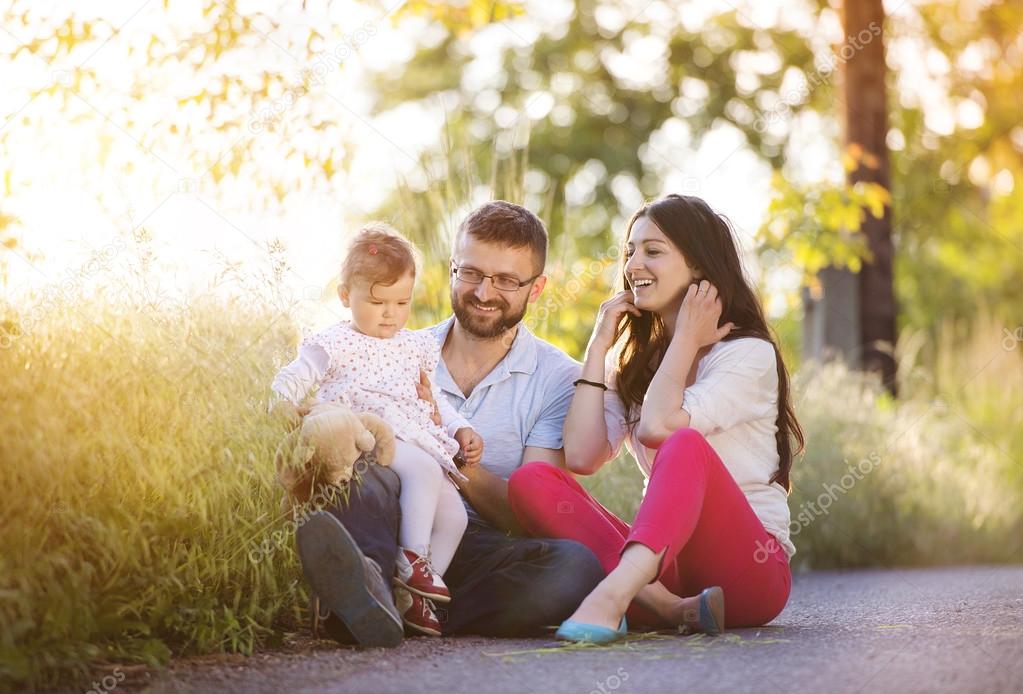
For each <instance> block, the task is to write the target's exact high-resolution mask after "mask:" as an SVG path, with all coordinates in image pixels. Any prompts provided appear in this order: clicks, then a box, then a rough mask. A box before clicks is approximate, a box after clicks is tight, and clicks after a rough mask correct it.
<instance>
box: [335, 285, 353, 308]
mask: <svg viewBox="0 0 1023 694" xmlns="http://www.w3.org/2000/svg"><path fill="white" fill-rule="evenodd" d="M337 296H338V298H339V299H341V304H342V305H343V306H344V307H345V308H351V305H350V297H349V295H348V287H346V286H345V285H343V284H339V285H337Z"/></svg>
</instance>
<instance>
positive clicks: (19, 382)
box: [0, 297, 1023, 685]
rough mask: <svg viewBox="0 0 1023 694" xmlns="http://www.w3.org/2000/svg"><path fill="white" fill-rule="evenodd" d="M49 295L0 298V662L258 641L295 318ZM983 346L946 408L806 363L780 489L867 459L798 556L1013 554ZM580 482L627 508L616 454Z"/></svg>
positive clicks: (286, 608) (215, 648) (2, 673)
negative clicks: (798, 448) (790, 479)
mask: <svg viewBox="0 0 1023 694" xmlns="http://www.w3.org/2000/svg"><path fill="white" fill-rule="evenodd" d="M44 309H45V310H41V311H36V312H34V313H33V314H32V315H30V316H24V315H23V316H20V317H19V316H15V315H9V316H7V318H6V319H4V318H3V317H0V321H3V320H5V321H6V322H3V323H2V326H3V327H4V334H5V335H6V336H7V338H8V340H7V341H6V342H5V348H4V349H0V378H2V383H3V393H4V416H3V418H2V420H0V463H2V464H0V484H2V485H3V489H4V490H5V499H4V503H3V505H2V507H0V682H6V683H19V684H21V685H24V684H34V685H47V684H53V683H55V682H58V681H61V682H64V683H70V684H81V683H84V682H87V677H86V676H87V674H88V673H87V670H88V668H89V667H90V665H95V664H97V663H103V662H107V663H114V662H116V663H128V662H144V663H162V662H166V661H167V659H168V658H169V657H170V656H171V655H179V654H186V653H207V652H220V651H228V652H243V653H247V652H251V651H252V650H253V649H254V648H257V647H260V646H266V645H272V644H273V643H274V642H275V639H277V638H279V634H280V633H281V624H282V622H291V623H293V622H294V620H295V619H297V618H299V617H300V616H301V613H302V611H303V609H304V600H305V597H304V592H303V587H302V584H301V581H300V578H299V571H298V566H297V562H296V558H295V556H294V552H293V549H292V542H291V538H290V535H289V532H288V530H289V526H288V523H287V522H286V519H285V518H283V517H281V515H280V514H279V512H278V501H279V496H278V490H277V488H276V485H275V481H274V474H273V453H274V450H275V447H276V445H277V443H278V440H279V436H280V434H279V432H278V430H277V429H275V428H274V426H273V425H271V424H270V423H269V422H268V421H267V418H266V417H265V415H264V412H265V407H266V395H267V392H268V384H269V382H270V379H271V378H272V375H273V373H274V372H275V369H276V368H277V367H278V366H279V365H280V364H281V363H282V362H284V361H285V360H287V359H289V358H290V357H291V354H292V351H293V349H294V344H295V337H296V331H295V329H294V326H293V324H292V322H291V320H290V318H288V317H287V314H286V313H285V314H282V313H280V312H278V311H276V310H275V309H274V308H273V307H272V303H271V302H270V301H269V300H263V299H259V298H254V297H252V298H248V299H247V300H246V301H230V300H227V299H219V300H218V299H211V298H207V299H196V300H194V301H193V302H191V303H190V304H189V305H187V306H175V305H169V304H161V305H158V306H155V307H154V306H146V305H143V304H142V303H141V302H140V303H139V304H138V305H136V304H133V303H132V302H131V301H130V300H127V301H126V300H125V299H124V298H123V297H122V298H121V299H120V300H118V301H113V302H111V301H104V300H103V299H102V297H98V298H96V299H93V300H84V299H74V300H70V301H63V300H57V301H51V302H47V303H46V305H45V307H44ZM583 322H585V321H583ZM1021 349H1023V348H1021ZM975 351H977V355H976V357H977V359H979V360H981V361H982V360H983V355H981V350H980V348H976V349H975ZM989 351H991V350H989ZM971 354H972V352H971ZM996 356H998V358H1000V359H1005V360H1007V361H1006V362H1005V363H1006V364H1015V365H1016V367H1017V368H1016V370H1015V371H1009V370H1007V368H1004V367H1003V366H999V367H998V368H997V371H996V370H995V367H993V366H992V367H989V368H988V369H987V370H986V371H984V372H982V373H981V374H980V375H978V376H976V377H975V378H974V379H973V380H972V381H971V382H970V385H969V387H967V388H966V389H964V390H961V391H958V394H956V391H953V394H954V395H956V398H957V399H952V398H949V399H948V401H947V402H948V406H947V407H944V408H941V407H937V408H935V407H933V406H932V405H933V404H934V400H933V397H934V396H933V395H927V394H925V390H926V389H925V388H923V387H919V388H916V389H915V390H914V389H908V390H907V393H908V395H907V398H906V399H905V400H903V401H899V402H898V403H893V402H891V401H890V400H889V399H887V398H885V397H884V396H882V395H880V394H879V392H878V391H877V389H876V388H875V387H874V386H872V385H871V384H870V383H869V381H866V380H864V379H863V378H861V377H860V376H857V375H855V374H850V373H848V372H845V371H843V370H841V369H838V368H830V369H825V370H823V371H820V372H816V373H810V372H806V371H804V372H802V373H801V374H800V376H799V379H798V381H799V385H798V392H799V393H800V399H799V410H800V413H801V416H802V420H803V422H804V424H805V425H806V428H807V432H808V435H809V446H810V448H809V451H808V453H807V455H806V456H805V457H804V458H803V459H802V460H801V461H800V462H799V463H798V464H797V466H796V468H795V474H794V478H795V482H796V485H797V492H796V493H795V494H794V495H793V498H792V500H791V503H792V508H793V509H794V510H796V509H798V508H799V506H800V504H801V503H803V502H804V501H806V500H808V499H812V498H814V497H816V495H817V494H818V493H819V492H820V488H821V485H822V484H825V483H829V482H837V481H838V480H839V479H840V478H841V474H842V472H843V470H844V469H845V463H844V461H845V460H849V461H857V460H859V459H860V458H862V457H865V456H869V455H870V454H871V452H879V453H880V458H881V460H882V463H881V464H880V465H879V466H878V467H877V469H876V470H874V471H872V472H871V473H870V474H869V475H867V476H866V477H865V478H864V479H863V480H861V481H858V482H857V484H856V486H855V487H854V488H852V489H851V490H850V491H849V492H848V493H846V494H843V495H842V496H841V498H839V499H838V500H837V501H835V503H834V504H833V505H832V506H831V508H830V509H829V513H828V514H827V515H824V516H821V517H819V518H815V519H814V521H813V522H812V523H809V524H808V525H807V526H806V527H805V528H802V529H801V530H800V533H799V535H798V536H797V538H796V544H797V546H798V547H799V554H798V555H797V559H798V560H799V562H800V565H804V566H805V565H809V566H838V565H844V566H860V565H870V564H876V563H899V564H920V563H938V564H944V563H954V562H961V561H1001V560H1008V559H1012V558H1018V557H1016V556H1014V555H1013V554H1012V550H1013V549H1014V548H1015V547H1016V545H1015V544H1014V541H1015V539H1016V538H1018V537H1020V530H1021V523H1020V508H1021V506H1020V504H1019V503H1018V502H1019V491H1020V489H1021V475H1020V471H1019V462H1018V461H1019V460H1020V458H1021V456H1020V451H1021V442H1020V435H1019V432H1018V431H1017V429H1016V427H1014V426H1012V423H1013V422H1014V421H1016V419H1018V416H1019V415H1018V413H1019V412H1020V410H1019V406H1020V403H1021V398H1023V383H1021V375H1020V374H1021V370H1020V369H1018V365H1019V356H1020V354H1019V353H1018V352H1016V353H1013V352H1004V351H1003V352H1002V353H1000V354H996ZM971 358H972V357H971ZM1013 359H1014V360H1015V362H1013V361H1011V360H1013ZM942 368H946V369H950V368H951V367H949V366H947V365H946V366H945V367H942ZM967 375H969V374H967ZM939 390H940V389H936V390H934V392H939ZM942 392H943V391H942ZM1014 413H1016V414H1014ZM1013 417H1015V419H1013ZM903 430H905V433H901V435H900V432H903ZM999 448H1004V449H1005V452H1004V453H1003V452H1000V451H999ZM585 483H586V484H587V485H588V486H589V487H590V488H591V489H593V490H594V491H595V493H596V495H597V496H598V497H599V498H600V499H601V500H602V501H604V503H606V504H607V505H608V506H609V507H611V508H612V509H613V510H615V511H616V512H618V513H619V514H620V515H622V516H623V517H624V518H626V519H629V518H631V517H632V514H633V513H634V511H635V507H636V504H637V503H638V501H639V495H640V491H641V487H642V485H641V482H640V479H639V475H638V473H637V472H636V469H635V465H634V464H633V463H632V462H631V461H629V460H619V461H617V462H615V463H613V464H611V465H609V466H607V467H606V468H605V469H604V470H603V471H601V473H599V474H598V475H596V476H595V477H593V478H589V479H587V480H585Z"/></svg>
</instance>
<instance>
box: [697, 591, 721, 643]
mask: <svg viewBox="0 0 1023 694" xmlns="http://www.w3.org/2000/svg"><path fill="white" fill-rule="evenodd" d="M724 630H725V592H724V591H723V590H721V588H719V587H718V586H711V587H710V588H707V589H706V590H704V591H703V592H702V593H700V631H702V632H703V633H704V634H707V635H709V636H717V635H719V634H721V633H722V632H724Z"/></svg>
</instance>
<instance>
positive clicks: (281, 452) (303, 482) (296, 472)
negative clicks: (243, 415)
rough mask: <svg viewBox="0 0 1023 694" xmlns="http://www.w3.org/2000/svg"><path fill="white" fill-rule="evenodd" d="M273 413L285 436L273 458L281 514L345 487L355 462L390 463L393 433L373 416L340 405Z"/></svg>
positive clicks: (284, 405)
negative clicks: (325, 490) (326, 489)
mask: <svg viewBox="0 0 1023 694" xmlns="http://www.w3.org/2000/svg"><path fill="white" fill-rule="evenodd" d="M273 412H274V414H275V415H276V416H277V417H278V418H279V419H280V420H283V424H284V426H285V428H286V429H287V430H289V431H288V434H287V435H286V436H285V437H284V441H282V442H281V445H280V446H278V448H277V454H276V456H275V458H276V460H275V463H276V467H277V480H278V482H279V483H280V484H281V486H282V487H284V499H283V500H282V501H281V510H282V512H287V511H289V510H292V509H294V508H295V507H296V506H298V505H300V504H304V503H306V502H307V501H309V500H310V499H311V498H312V497H313V495H314V494H315V493H317V492H318V491H319V490H320V489H321V488H323V487H324V485H326V486H340V485H344V484H345V483H346V482H348V481H349V480H351V479H352V476H353V473H357V471H358V465H357V462H358V461H365V463H367V464H372V463H376V464H377V465H385V466H386V465H390V464H391V462H392V461H393V460H394V432H393V431H392V430H391V427H390V426H389V425H388V424H387V422H385V421H384V420H383V419H382V418H380V417H378V416H377V415H375V414H373V413H371V412H362V413H360V414H356V413H354V412H352V410H351V409H350V408H349V407H347V406H346V405H344V404H342V403H338V402H317V403H315V404H313V405H311V406H309V407H305V406H303V407H301V408H298V407H295V405H293V404H291V403H290V402H287V401H281V402H278V403H277V404H276V405H275V406H274V410H273Z"/></svg>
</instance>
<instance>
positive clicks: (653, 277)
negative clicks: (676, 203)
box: [625, 217, 699, 313]
mask: <svg viewBox="0 0 1023 694" xmlns="http://www.w3.org/2000/svg"><path fill="white" fill-rule="evenodd" d="M625 257H626V262H625V280H626V283H627V287H628V288H630V289H632V293H633V296H634V297H635V302H634V303H635V304H636V308H639V309H642V310H644V311H654V312H657V313H668V312H670V311H678V307H679V306H681V304H682V297H684V296H685V293H686V290H687V289H688V288H689V285H690V284H692V283H693V282H694V281H695V280H698V279H699V277H698V276H697V273H694V272H693V270H691V269H690V268H689V266H688V265H686V259H685V257H684V256H683V255H682V252H681V251H680V250H679V249H678V248H677V247H676V246H675V244H673V243H672V242H671V241H669V240H668V237H667V236H665V235H664V233H663V232H661V230H660V229H658V228H657V225H656V224H654V222H653V220H651V219H650V218H649V217H640V218H639V219H637V220H636V223H635V224H633V225H632V230H631V231H630V232H629V238H628V241H627V244H626V250H625Z"/></svg>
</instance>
